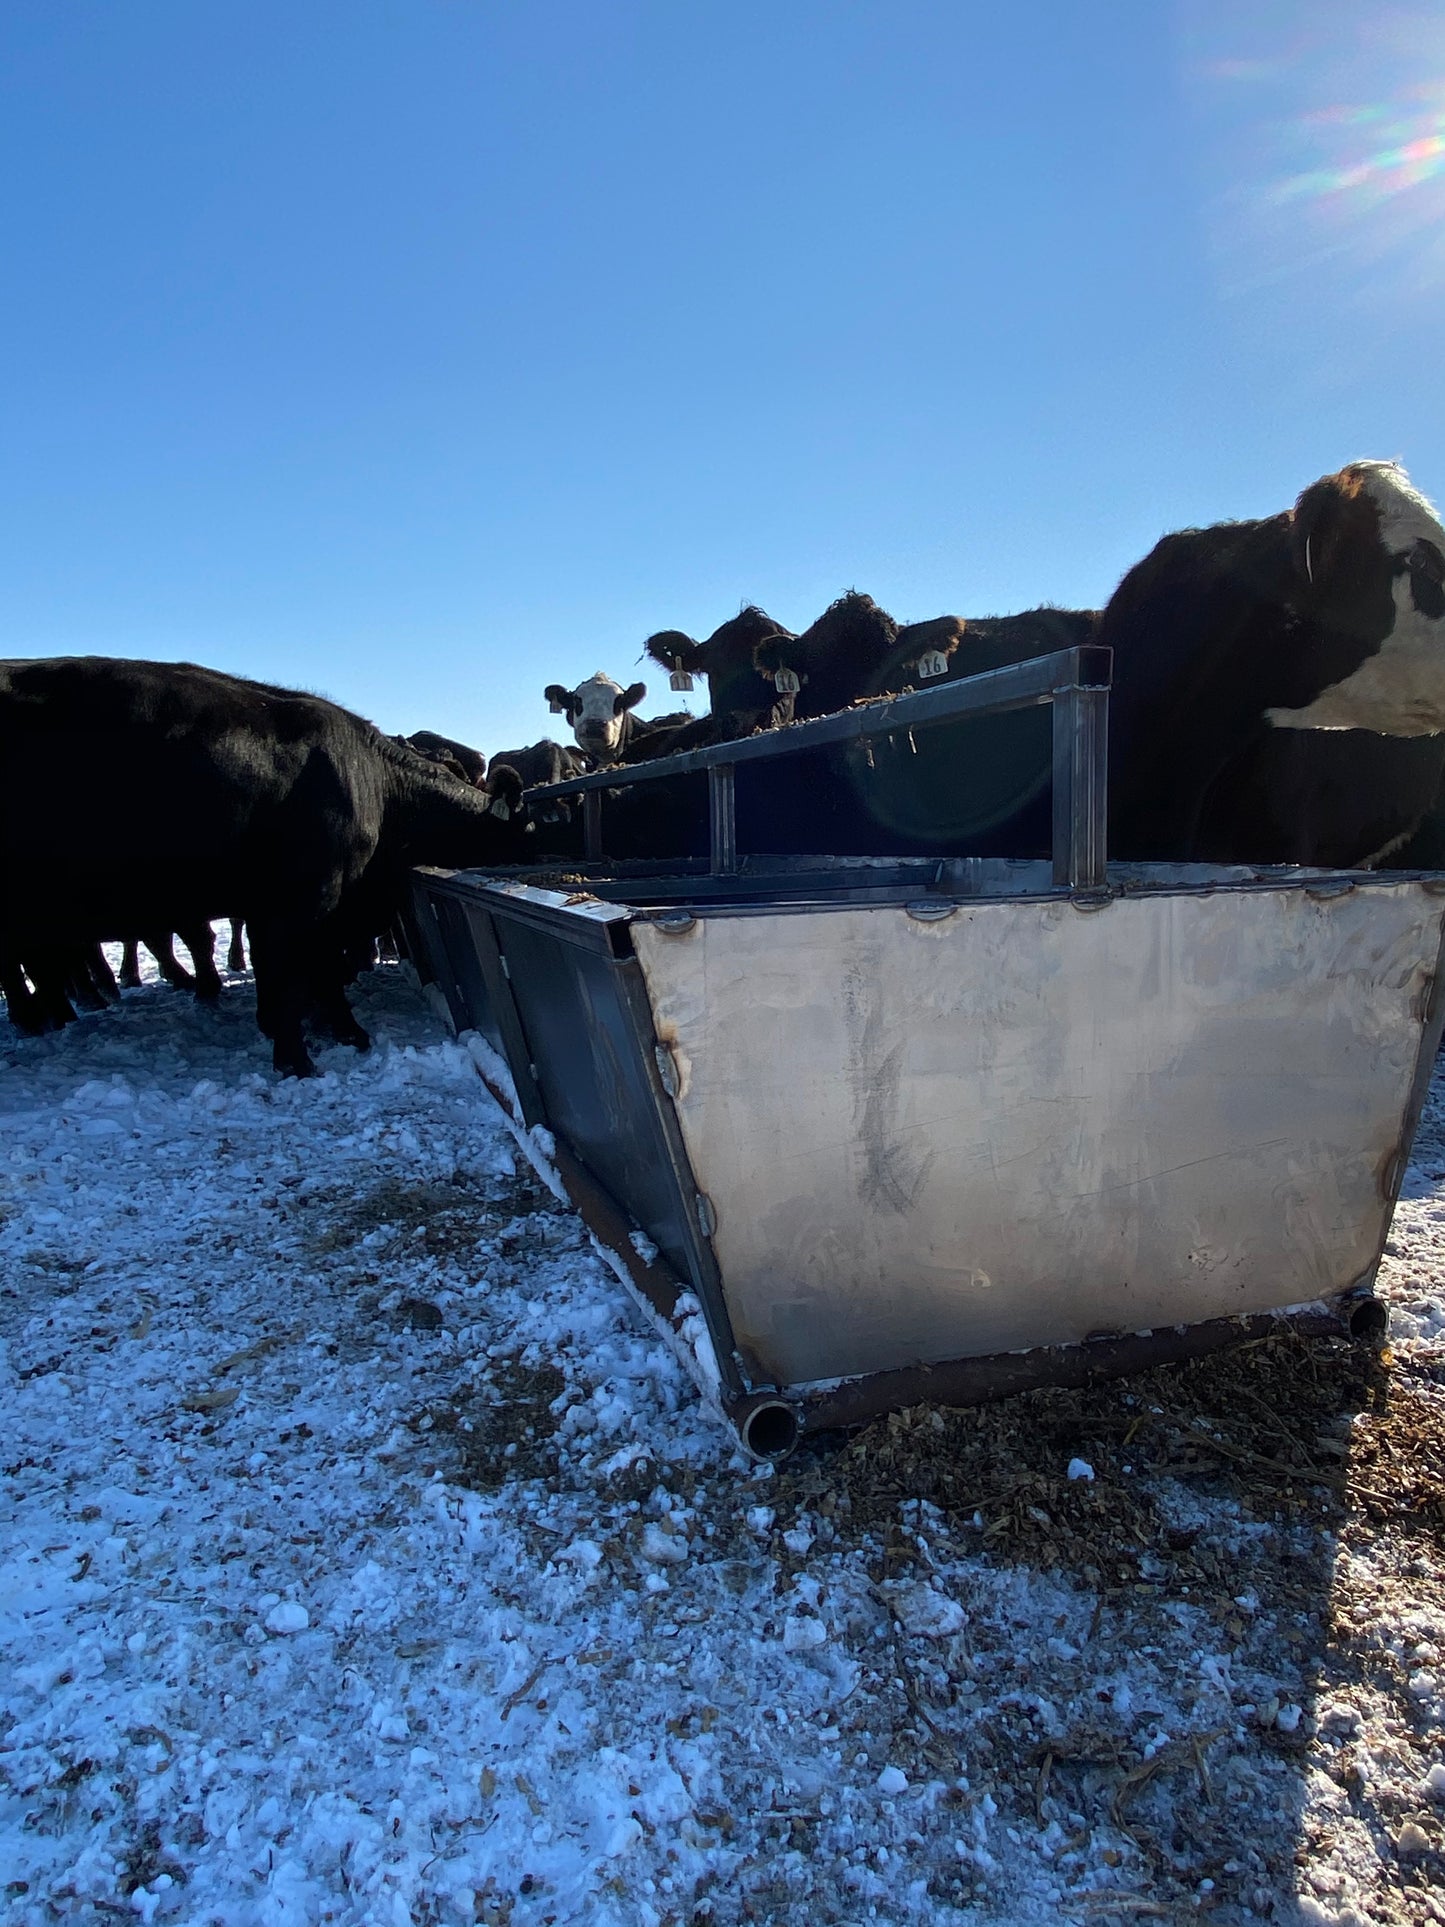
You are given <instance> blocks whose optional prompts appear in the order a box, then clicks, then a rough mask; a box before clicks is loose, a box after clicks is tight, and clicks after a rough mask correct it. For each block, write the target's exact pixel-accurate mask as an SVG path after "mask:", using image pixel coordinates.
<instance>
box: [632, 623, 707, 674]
mask: <svg viewBox="0 0 1445 1927" xmlns="http://www.w3.org/2000/svg"><path fill="white" fill-rule="evenodd" d="M642 647H643V649H644V651H645V652H646V653H647V654H648V655H649V656H651V658H652V660H653V661H654V662H655V663H658V664H659V665H660V666H661V667H662V668H663V669H670V670H672V671H673V673H674V674H675V675H687V676H700V675H702V674H703V666H702V644H701V643H700V642H694V641H693V639H692V637H691V636H687V635H684V634H683V632H682V630H681V629H659V630H658V632H657V634H656V635H655V636H649V637H648V638H647V641H646V642H645V643H643V645H642Z"/></svg>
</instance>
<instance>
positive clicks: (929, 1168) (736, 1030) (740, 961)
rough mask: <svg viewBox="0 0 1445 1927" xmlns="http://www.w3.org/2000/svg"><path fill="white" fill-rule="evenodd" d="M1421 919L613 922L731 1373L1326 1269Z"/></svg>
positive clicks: (1384, 912)
mask: <svg viewBox="0 0 1445 1927" xmlns="http://www.w3.org/2000/svg"><path fill="white" fill-rule="evenodd" d="M1330 887H1331V886H1325V888H1326V891H1328V890H1329V888H1330ZM1441 916H1442V903H1441V900H1440V899H1439V898H1438V897H1434V896H1431V895H1429V894H1427V893H1426V892H1425V891H1424V890H1423V889H1422V888H1421V886H1420V885H1419V883H1417V882H1394V881H1391V882H1389V883H1385V882H1380V883H1375V882H1373V881H1371V882H1369V883H1364V884H1360V885H1358V886H1357V887H1354V888H1348V889H1347V890H1346V892H1345V893H1344V894H1333V895H1332V894H1323V895H1320V894H1312V893H1311V889H1310V887H1309V886H1307V885H1303V884H1298V883H1296V884H1292V885H1289V886H1283V885H1282V886H1281V887H1279V888H1264V889H1261V888H1259V887H1257V886H1256V887H1255V888H1252V889H1240V890H1231V889H1228V888H1226V889H1221V890H1218V891H1216V892H1214V893H1211V894H1178V895H1167V894H1161V895H1151V896H1143V897H1139V898H1136V899H1124V900H1119V901H1115V902H1112V903H1110V904H1109V905H1108V906H1107V907H1106V908H1103V909H1091V910H1086V909H1084V908H1081V907H1076V906H1075V905H1074V904H1073V903H1071V902H1070V901H1069V900H1068V899H1064V898H1055V899H1052V900H1049V901H1043V902H1040V901H1029V902H1023V903H1018V902H1014V903H1010V902H1008V901H1007V900H1002V899H991V900H987V901H984V900H978V901H973V902H969V903H965V904H963V905H961V906H960V907H959V908H958V909H957V910H956V911H955V912H954V913H953V914H952V915H951V916H949V917H948V918H947V919H946V920H944V921H941V922H938V921H934V922H921V921H918V920H916V919H914V918H912V917H910V916H909V915H908V913H907V911H906V910H905V909H903V908H901V907H898V906H870V907H867V908H862V909H837V910H833V909H826V910H817V911H814V912H811V913H808V914H803V915H797V914H794V915H784V916H778V917H768V916H759V915H756V914H754V915H752V916H729V915H727V914H726V913H725V912H723V913H719V912H717V911H715V910H714V911H710V913H709V914H708V915H707V916H706V917H704V918H699V919H698V921H697V922H696V923H694V924H693V925H692V927H691V928H690V929H689V930H688V931H687V932H686V933H685V934H682V935H669V934H667V933H665V932H664V931H663V930H661V929H659V928H658V927H656V926H654V925H652V924H648V923H645V922H643V921H641V920H639V921H638V922H636V923H635V924H634V925H633V929H632V935H633V941H634V943H635V945H636V949H637V955H638V958H639V960H640V962H641V964H642V967H643V970H644V972H645V975H646V980H647V985H648V990H649V994H650V997H651V1001H652V1006H653V1014H654V1021H655V1025H656V1030H657V1034H658V1037H659V1039H660V1040H661V1041H662V1042H663V1043H664V1044H666V1045H667V1046H668V1047H669V1048H670V1049H671V1051H672V1054H673V1059H674V1063H675V1065H676V1070H677V1081H678V1093H677V1097H676V1099H675V1103H676V1109H677V1115H678V1118H679V1121H680V1125H681V1130H682V1136H683V1140H684V1142H685V1144H686V1147H687V1151H688V1155H689V1158H690V1161H691V1163H692V1167H693V1172H694V1174H695V1176H696V1179H697V1182H698V1184H699V1186H700V1188H701V1189H702V1190H703V1191H704V1192H705V1193H706V1194H707V1196H708V1197H709V1198H710V1200H711V1202H712V1206H713V1210H714V1212H715V1215H716V1228H715V1231H714V1233H713V1246H714V1249H715V1252H716V1255H717V1258H718V1262H719V1266H720V1269H721V1273H722V1277H723V1280H724V1294H725V1298H726V1302H727V1306H728V1310H729V1314H730V1316H731V1320H732V1324H733V1328H734V1333H735V1336H736V1339H737V1343H738V1346H739V1350H740V1352H741V1354H742V1356H743V1357H744V1359H745V1360H747V1361H749V1363H750V1365H751V1368H752V1369H753V1370H754V1371H755V1372H756V1373H757V1381H756V1382H767V1381H772V1382H776V1383H778V1384H780V1385H799V1384H805V1383H807V1382H809V1381H815V1380H818V1379H825V1378H831V1377H835V1376H843V1375H848V1374H853V1373H867V1372H877V1371H883V1370H888V1369H890V1368H894V1367H898V1366H902V1365H908V1364H913V1363H917V1362H928V1361H934V1360H940V1359H946V1358H961V1357H972V1356H979V1355H982V1354H985V1353H993V1352H1002V1351H1007V1350H1010V1349H1013V1348H1018V1347H1024V1346H1033V1345H1042V1344H1066V1343H1073V1342H1077V1341H1079V1340H1082V1339H1084V1338H1086V1337H1088V1336H1090V1335H1091V1334H1095V1333H1099V1332H1103V1331H1137V1330H1143V1329H1145V1328H1149V1327H1160V1326H1167V1325H1173V1324H1177V1323H1195V1322H1197V1321H1200V1320H1204V1319H1210V1318H1216V1317H1221V1316H1228V1315H1231V1314H1235V1313H1240V1312H1248V1311H1257V1310H1264V1309H1268V1308H1270V1307H1276V1306H1281V1305H1287V1304H1292V1303H1298V1302H1301V1301H1303V1300H1307V1299H1312V1298H1315V1297H1317V1296H1322V1295H1328V1294H1331V1293H1335V1292H1339V1291H1342V1290H1345V1289H1347V1288H1348V1287H1349V1286H1350V1285H1351V1284H1353V1283H1355V1282H1356V1281H1357V1280H1358V1279H1360V1278H1361V1277H1362V1276H1364V1275H1366V1274H1368V1273H1369V1271H1370V1269H1371V1267H1372V1266H1373V1265H1374V1263H1375V1262H1376V1259H1377V1256H1378V1252H1379V1249H1380V1245H1381V1242H1382V1240H1383V1237H1384V1232H1385V1227H1386V1224H1387V1222H1388V1216H1389V1211H1390V1204H1391V1200H1390V1196H1389V1195H1388V1187H1389V1183H1390V1172H1391V1160H1392V1157H1393V1154H1394V1153H1395V1152H1396V1151H1397V1149H1398V1147H1399V1143H1400V1138H1401V1132H1402V1128H1403V1123H1404V1119H1405V1116H1406V1112H1407V1108H1408V1104H1409V1100H1410V1093H1411V1086H1412V1080H1413V1077H1414V1073H1415V1068H1416V1060H1417V1056H1418V1053H1419V1050H1420V1044H1421V1036H1422V1024H1423V1012H1424V1006H1425V1002H1426V995H1425V992H1426V988H1427V985H1428V982H1429V980H1430V978H1431V975H1432V973H1433V972H1434V970H1435V968H1436V965H1437V960H1438V956H1439V950H1440V941H1441Z"/></svg>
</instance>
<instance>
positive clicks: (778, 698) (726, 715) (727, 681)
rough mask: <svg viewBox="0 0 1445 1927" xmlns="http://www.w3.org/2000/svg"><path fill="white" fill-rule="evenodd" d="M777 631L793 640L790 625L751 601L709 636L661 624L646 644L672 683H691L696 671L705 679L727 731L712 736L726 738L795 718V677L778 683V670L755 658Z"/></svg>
mask: <svg viewBox="0 0 1445 1927" xmlns="http://www.w3.org/2000/svg"><path fill="white" fill-rule="evenodd" d="M774 637H778V638H782V639H785V640H789V641H791V640H792V631H791V630H788V629H785V628H784V627H783V625H782V624H781V623H780V622H775V621H774V620H773V618H772V617H771V616H770V615H766V614H764V612H763V611H762V610H761V609H759V608H758V607H757V606H756V605H755V604H753V603H749V604H748V605H747V607H746V608H744V609H742V610H740V611H739V612H738V614H737V615H735V616H731V617H729V619H728V620H727V621H726V622H724V623H723V624H722V625H721V626H720V627H719V628H717V629H714V630H713V632H712V634H711V635H710V636H709V637H708V639H707V641H706V642H695V641H694V640H693V639H692V637H691V636H688V635H684V634H683V632H682V630H681V629H660V630H659V631H658V632H657V634H656V635H653V636H649V637H648V638H647V641H646V642H645V643H644V644H643V647H644V649H645V650H646V651H647V654H648V655H649V656H651V658H652V660H653V661H654V662H656V663H660V664H661V666H662V667H663V668H664V669H669V670H671V671H672V674H673V678H674V680H673V687H674V688H679V687H681V688H684V689H686V688H690V687H691V679H692V678H693V677H694V676H701V677H702V678H703V679H704V680H705V682H706V683H707V686H708V700H709V706H710V709H711V712H712V715H713V716H714V717H716V718H717V719H718V720H719V723H720V725H721V727H722V731H723V733H722V734H719V735H715V736H714V738H713V740H714V741H718V742H723V741H726V740H728V738H729V737H736V736H750V735H751V734H752V733H753V732H754V730H758V729H772V728H775V727H776V726H777V725H778V724H780V723H790V722H791V721H792V720H793V715H794V701H793V698H794V691H795V681H794V679H793V678H792V677H791V676H786V677H785V680H784V683H783V686H782V688H781V689H780V688H779V687H778V684H777V681H776V678H775V675H774V673H773V672H772V671H767V672H765V671H763V670H762V669H760V668H759V667H758V665H757V661H756V656H757V651H758V649H759V646H760V645H761V644H762V643H764V642H767V641H769V640H771V639H772V638H774Z"/></svg>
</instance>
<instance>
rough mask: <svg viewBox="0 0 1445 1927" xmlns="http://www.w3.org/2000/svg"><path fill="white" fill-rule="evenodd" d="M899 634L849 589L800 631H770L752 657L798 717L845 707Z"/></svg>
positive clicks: (861, 689)
mask: <svg viewBox="0 0 1445 1927" xmlns="http://www.w3.org/2000/svg"><path fill="white" fill-rule="evenodd" d="M897 638H898V625H897V623H896V622H895V621H894V620H893V618H892V616H890V615H889V614H888V612H887V611H886V610H885V609H880V608H879V607H878V604H877V603H876V602H875V601H874V600H873V598H872V596H869V595H861V594H860V593H859V592H858V590H856V589H850V590H849V591H848V592H847V594H846V595H841V596H839V597H838V600H837V601H836V602H833V603H830V604H829V606H828V607H827V608H826V609H825V610H824V611H823V613H822V615H820V616H819V618H818V620H817V621H816V622H815V623H814V624H813V625H812V627H811V628H809V629H805V630H804V631H803V633H802V635H800V636H774V637H771V638H770V639H769V640H767V641H766V642H763V643H761V644H760V645H759V646H758V648H757V649H756V650H755V652H754V657H753V660H754V662H755V663H756V664H757V667H758V669H759V670H760V671H761V672H762V673H763V674H764V675H766V676H769V677H770V678H771V679H772V682H773V686H774V688H775V689H778V690H779V691H780V692H782V691H787V692H791V694H792V696H793V700H794V712H793V713H794V714H795V715H796V716H797V717H798V718H799V720H802V719H804V718H806V717H810V716H825V715H827V714H828V713H829V712H830V711H831V710H835V709H844V708H846V707H847V705H848V704H849V703H851V702H853V701H854V700H855V699H856V698H857V697H858V696H859V695H861V694H862V693H863V692H864V691H865V690H866V689H867V687H868V685H869V684H870V683H871V681H872V680H873V678H874V677H875V676H876V675H877V672H878V669H879V667H880V666H881V664H882V663H883V661H884V659H885V658H886V657H887V655H888V653H889V651H890V650H891V649H892V647H893V645H894V643H895V642H896V641H897Z"/></svg>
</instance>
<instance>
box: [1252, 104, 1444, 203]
mask: <svg viewBox="0 0 1445 1927" xmlns="http://www.w3.org/2000/svg"><path fill="white" fill-rule="evenodd" d="M1412 91H1415V92H1417V93H1424V92H1425V90H1424V89H1423V88H1422V89H1416V90H1412ZM1294 132H1295V134H1296V137H1297V138H1298V140H1299V141H1300V142H1301V143H1302V144H1305V143H1313V144H1316V145H1318V146H1325V145H1332V146H1333V147H1334V149H1335V152H1334V153H1333V154H1332V155H1331V156H1330V158H1329V160H1328V161H1327V162H1326V163H1325V164H1323V165H1320V166H1316V167H1311V168H1306V169H1304V170H1302V171H1301V172H1299V173H1297V174H1290V175H1286V176H1284V177H1283V178H1282V179H1280V180H1277V181H1275V182H1274V183H1273V184H1272V185H1271V186H1270V188H1269V189H1268V193H1269V195H1270V198H1271V199H1272V200H1273V201H1274V202H1275V204H1276V205H1280V206H1283V205H1286V204H1288V203H1289V202H1292V201H1299V200H1319V199H1324V198H1326V197H1328V196H1331V195H1340V196H1347V195H1353V196H1355V197H1356V198H1358V199H1363V200H1367V201H1370V202H1373V203H1379V202H1382V201H1386V200H1388V199H1390V198H1391V196H1393V195H1397V194H1408V193H1410V192H1411V191H1412V190H1413V189H1415V188H1420V187H1423V186H1425V184H1426V183H1427V182H1428V181H1431V180H1434V179H1436V178H1437V177H1438V176H1440V175H1442V174H1445V105H1442V104H1440V102H1439V101H1430V102H1428V103H1425V104H1422V105H1420V106H1417V107H1413V108H1412V106H1411V104H1410V103H1408V102H1402V101H1390V102H1376V103H1373V104H1369V105H1363V106H1360V105H1347V104H1345V103H1343V102H1340V103H1337V104H1333V105H1330V106H1326V107H1318V108H1315V109H1313V110H1312V111H1311V112H1309V113H1307V114H1302V115H1300V116H1299V117H1298V119H1297V120H1296V121H1295V123H1294Z"/></svg>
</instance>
